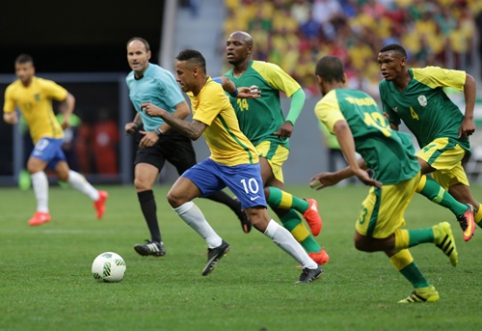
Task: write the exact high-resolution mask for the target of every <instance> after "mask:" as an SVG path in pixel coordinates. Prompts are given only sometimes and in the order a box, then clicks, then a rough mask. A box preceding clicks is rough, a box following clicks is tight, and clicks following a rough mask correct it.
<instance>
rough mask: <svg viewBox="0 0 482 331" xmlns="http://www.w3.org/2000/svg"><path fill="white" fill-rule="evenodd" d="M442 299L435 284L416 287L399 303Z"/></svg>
mask: <svg viewBox="0 0 482 331" xmlns="http://www.w3.org/2000/svg"><path fill="white" fill-rule="evenodd" d="M439 299H440V296H439V294H438V292H437V290H436V289H435V287H434V286H433V285H430V286H427V287H424V288H416V289H414V290H413V292H412V293H411V294H410V295H409V296H408V297H406V298H405V299H402V300H400V301H398V303H416V302H436V301H438V300H439Z"/></svg>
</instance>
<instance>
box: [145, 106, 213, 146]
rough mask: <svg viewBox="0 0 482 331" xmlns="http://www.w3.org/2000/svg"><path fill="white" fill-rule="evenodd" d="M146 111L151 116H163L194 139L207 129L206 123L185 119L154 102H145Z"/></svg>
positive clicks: (166, 120) (174, 126)
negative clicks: (155, 104)
mask: <svg viewBox="0 0 482 331" xmlns="http://www.w3.org/2000/svg"><path fill="white" fill-rule="evenodd" d="M142 107H143V108H144V111H145V112H146V114H147V115H149V116H158V117H160V118H162V119H163V120H164V121H165V122H166V123H167V124H169V125H170V126H171V127H172V128H174V129H175V130H177V131H179V132H180V133H182V134H183V135H185V136H187V137H189V138H190V139H192V140H197V139H198V138H199V137H201V135H202V134H203V132H204V130H205V129H206V124H204V123H201V122H199V121H196V120H194V121H192V122H188V121H185V120H183V119H180V118H177V117H175V116H174V115H173V114H170V113H169V112H167V111H166V110H164V109H162V108H159V107H157V106H154V105H153V104H143V105H142Z"/></svg>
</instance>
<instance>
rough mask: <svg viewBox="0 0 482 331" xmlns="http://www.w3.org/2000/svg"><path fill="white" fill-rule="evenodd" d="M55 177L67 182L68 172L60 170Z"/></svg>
mask: <svg viewBox="0 0 482 331" xmlns="http://www.w3.org/2000/svg"><path fill="white" fill-rule="evenodd" d="M57 178H58V179H59V180H60V181H61V182H67V181H68V180H69V173H68V172H60V173H57Z"/></svg>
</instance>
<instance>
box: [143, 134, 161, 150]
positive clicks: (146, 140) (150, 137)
mask: <svg viewBox="0 0 482 331" xmlns="http://www.w3.org/2000/svg"><path fill="white" fill-rule="evenodd" d="M139 133H140V134H143V135H144V137H142V139H141V141H140V142H139V147H140V148H145V147H152V146H154V145H155V144H156V143H157V141H158V140H159V136H158V135H157V134H156V133H155V132H154V131H142V130H141V131H139Z"/></svg>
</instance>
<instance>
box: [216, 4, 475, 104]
mask: <svg viewBox="0 0 482 331" xmlns="http://www.w3.org/2000/svg"><path fill="white" fill-rule="evenodd" d="M225 3H226V7H227V15H226V19H225V21H224V27H223V34H224V36H223V37H224V38H223V40H224V41H225V40H226V38H227V37H228V36H229V34H230V33H231V32H233V31H237V30H243V31H247V32H249V33H250V34H251V35H252V37H253V39H254V52H253V59H257V60H262V61H268V62H272V63H276V64H278V65H279V66H280V67H281V68H283V69H284V70H285V71H286V72H287V73H289V74H290V75H292V76H293V77H294V78H295V79H296V80H297V81H298V82H299V83H300V84H301V85H302V86H303V88H305V90H306V92H307V93H308V94H309V95H317V94H318V91H317V90H316V87H315V84H314V75H313V73H314V66H315V63H316V61H317V60H318V59H319V58H320V57H321V56H324V55H336V56H339V57H340V58H341V59H342V60H343V62H344V65H345V69H346V72H347V76H348V78H349V87H350V88H357V89H362V90H364V91H366V92H368V93H370V94H371V95H372V96H373V97H375V98H376V99H378V83H379V82H380V80H381V79H382V77H381V76H380V74H379V68H378V63H377V54H378V51H379V50H380V48H382V47H383V46H384V45H387V44H390V43H399V44H401V45H403V46H404V47H405V48H406V50H407V52H408V53H409V56H408V59H409V64H410V66H412V67H423V66H427V65H436V66H441V67H447V68H452V69H461V70H467V69H468V68H469V67H471V65H472V60H473V59H472V56H473V54H474V53H475V54H480V53H481V52H478V50H476V48H477V47H479V46H478V45H477V42H476V36H477V35H478V31H480V29H482V22H481V21H482V19H481V9H482V0H225ZM223 45H224V44H223ZM222 48H223V47H220V51H221V49H222ZM473 51H474V52H473ZM227 68H228V66H226V69H227ZM477 76H480V75H478V74H477Z"/></svg>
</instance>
